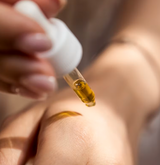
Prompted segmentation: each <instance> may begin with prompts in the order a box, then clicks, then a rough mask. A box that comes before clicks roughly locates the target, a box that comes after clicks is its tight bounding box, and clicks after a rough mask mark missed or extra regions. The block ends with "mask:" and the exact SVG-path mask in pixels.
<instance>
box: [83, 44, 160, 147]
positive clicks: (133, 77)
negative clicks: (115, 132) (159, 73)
mask: <svg viewBox="0 0 160 165" xmlns="http://www.w3.org/2000/svg"><path fill="white" fill-rule="evenodd" d="M85 77H86V78H87V80H88V81H89V84H90V85H91V87H92V88H93V89H94V91H95V94H96V99H97V105H98V104H103V105H105V106H106V107H110V110H111V111H113V114H116V116H118V117H119V118H120V119H122V120H123V121H124V122H125V123H126V127H127V129H128V131H129V137H130V139H131V141H132V146H136V145H135V144H136V142H137V140H138V139H137V137H138V135H139V133H140V131H141V129H142V128H143V126H144V125H145V124H146V122H147V120H148V118H149V117H150V116H152V115H153V114H154V113H155V112H156V111H157V109H158V106H159V84H158V82H157V78H156V76H155V73H154V71H153V69H152V68H151V67H150V65H148V62H147V61H146V59H145V58H144V56H143V53H142V52H141V51H139V50H138V49H136V48H135V47H134V46H132V45H126V44H112V45H110V46H109V47H108V48H107V49H106V50H105V51H104V52H103V53H102V55H101V56H100V57H99V58H98V59H97V60H96V61H95V63H94V64H93V65H92V66H90V68H89V69H88V70H87V72H86V74H85ZM98 109H99V111H102V109H100V108H98ZM103 110H104V111H105V109H103ZM103 113H104V115H105V112H103ZM107 113H108V112H107Z"/></svg>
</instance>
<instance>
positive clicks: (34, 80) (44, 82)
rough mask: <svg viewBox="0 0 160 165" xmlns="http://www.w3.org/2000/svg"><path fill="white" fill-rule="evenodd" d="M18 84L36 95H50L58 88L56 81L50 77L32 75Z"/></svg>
mask: <svg viewBox="0 0 160 165" xmlns="http://www.w3.org/2000/svg"><path fill="white" fill-rule="evenodd" d="M20 83H21V84H22V85H24V86H25V87H26V88H28V89H30V90H32V91H34V92H36V93H39V94H41V93H46V94H47V93H51V92H53V91H55V90H56V89H57V87H58V85H57V81H56V79H55V78H54V77H52V76H49V77H48V76H44V75H32V76H28V77H25V78H22V79H21V80H20Z"/></svg>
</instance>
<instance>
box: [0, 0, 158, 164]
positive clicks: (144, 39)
mask: <svg viewBox="0 0 160 165" xmlns="http://www.w3.org/2000/svg"><path fill="white" fill-rule="evenodd" d="M131 2H132V3H133V4H132V5H131V6H128V5H124V6H123V8H122V11H126V12H127V14H123V13H122V12H121V13H122V14H121V16H120V17H121V20H123V21H122V22H120V24H119V23H118V27H119V28H118V29H117V30H116V31H115V34H114V37H113V38H114V39H115V40H119V38H127V39H129V40H131V41H132V43H117V42H114V43H112V44H111V45H110V46H109V47H108V48H106V50H104V52H103V53H102V54H101V56H100V57H99V58H98V59H97V60H96V61H95V62H94V63H93V64H92V65H91V66H90V67H89V68H88V69H87V70H86V71H85V72H84V76H85V77H86V79H87V81H88V83H89V84H90V86H91V87H92V89H94V91H95V94H96V100H97V105H96V106H95V107H93V108H88V107H85V105H83V104H82V103H81V102H80V100H79V99H78V98H77V97H76V95H75V94H74V93H73V92H72V91H71V89H69V88H68V89H65V90H63V91H61V92H60V93H58V94H55V95H54V96H53V98H51V99H48V100H47V101H45V102H42V103H39V104H37V105H33V106H32V107H30V108H27V109H26V110H25V111H22V112H20V113H19V114H15V115H13V116H11V117H9V118H8V119H7V120H6V121H5V122H4V124H3V125H2V128H1V132H0V149H1V152H0V165H2V164H3V165H10V164H12V165H23V164H24V163H25V162H26V161H27V160H28V159H29V158H30V157H32V156H33V157H35V159H34V165H44V164H47V165H62V164H65V165H97V164H98V165H134V164H136V157H137V146H138V138H139V135H140V132H141V130H142V129H143V128H144V126H145V125H146V124H147V123H148V121H149V119H150V118H151V117H152V116H153V115H155V114H156V112H157V109H158V107H159V99H160V98H159V86H160V83H159V73H160V70H159V61H160V60H159V47H158V44H159V42H160V41H159V35H160V33H159V31H158V29H159V26H160V23H159V22H158V19H156V16H157V17H158V13H159V11H160V10H159V9H158V7H157V6H158V4H159V1H158V0H155V1H154V2H153V1H152V0H141V1H138V0H137V1H135V0H134V1H132V0H131V1H127V2H126V4H130V3H131ZM134 5H135V6H136V13H135V10H134V7H133V6H134ZM124 8H125V9H124ZM126 9H128V10H126ZM149 11H150V17H151V18H152V19H151V18H150V19H147V18H148V14H147V13H148V12H149ZM153 11H154V12H153ZM146 17H147V18H146ZM146 20H147V21H146ZM151 25H152V26H151ZM156 28H157V29H156ZM140 41H141V42H140ZM137 45H138V46H137ZM139 45H140V46H139ZM143 50H145V51H143ZM145 52H147V54H146V53H145ZM64 111H74V112H78V113H80V114H81V115H74V116H71V117H63V118H61V119H59V120H55V118H54V117H53V116H54V115H55V114H58V113H61V112H64ZM64 116H65V115H64ZM52 119H54V120H53V121H52ZM37 134H38V140H37ZM17 139H18V140H17ZM17 141H18V143H17ZM33 141H34V142H33ZM33 143H34V144H35V145H37V146H38V147H37V152H36V154H35V152H34V149H35V148H36V146H35V145H33ZM32 152H33V153H32Z"/></svg>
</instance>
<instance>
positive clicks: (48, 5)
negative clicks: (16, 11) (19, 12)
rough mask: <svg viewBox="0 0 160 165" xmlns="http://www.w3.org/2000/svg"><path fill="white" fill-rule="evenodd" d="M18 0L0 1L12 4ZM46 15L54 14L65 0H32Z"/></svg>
mask: <svg viewBox="0 0 160 165" xmlns="http://www.w3.org/2000/svg"><path fill="white" fill-rule="evenodd" d="M18 1H19V0H0V2H4V3H8V4H10V5H14V4H15V3H16V2H18ZM33 1H34V2H36V3H37V4H38V5H39V6H40V8H41V9H42V11H43V12H44V14H45V15H46V16H47V17H52V16H55V15H56V14H57V13H58V12H59V11H60V10H61V9H62V8H63V7H64V6H65V4H66V0H33Z"/></svg>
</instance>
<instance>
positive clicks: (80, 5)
mask: <svg viewBox="0 0 160 165" xmlns="http://www.w3.org/2000/svg"><path fill="white" fill-rule="evenodd" d="M98 2H100V3H98ZM121 2H122V1H120V0H100V1H99V0H87V1H86V0H76V1H75V0H69V1H68V5H67V6H66V8H65V9H64V10H63V11H62V12H61V13H60V14H59V15H58V17H59V18H60V19H62V20H63V21H64V22H65V23H66V24H67V25H68V26H69V28H70V29H71V30H72V31H73V33H74V34H75V35H76V36H77V38H78V39H79V40H80V42H81V43H82V46H83V49H84V56H83V59H82V61H81V64H80V66H79V69H80V70H81V71H82V70H83V69H85V68H86V67H87V66H88V65H89V64H90V63H91V62H92V61H93V60H94V59H95V58H96V57H97V55H98V54H100V52H101V51H102V50H103V49H104V48H105V47H106V46H107V44H108V41H109V39H110V36H111V34H112V29H113V24H114V18H115V17H116V14H117V11H118V9H119V8H120V5H121ZM65 85H66V84H65V82H64V81H63V80H59V87H60V89H62V88H63V87H64V86H65ZM32 102H34V100H30V99H27V98H22V97H20V96H14V95H8V94H4V93H0V123H2V121H3V120H4V118H5V117H6V116H8V115H10V114H12V113H15V112H17V111H20V110H22V109H23V108H24V107H26V106H27V105H29V104H30V103H32ZM139 165H160V115H159V116H157V117H156V118H155V120H153V121H152V123H151V124H150V125H149V126H148V127H147V129H146V130H145V131H144V132H143V134H142V137H141V141H140V146H139Z"/></svg>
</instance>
